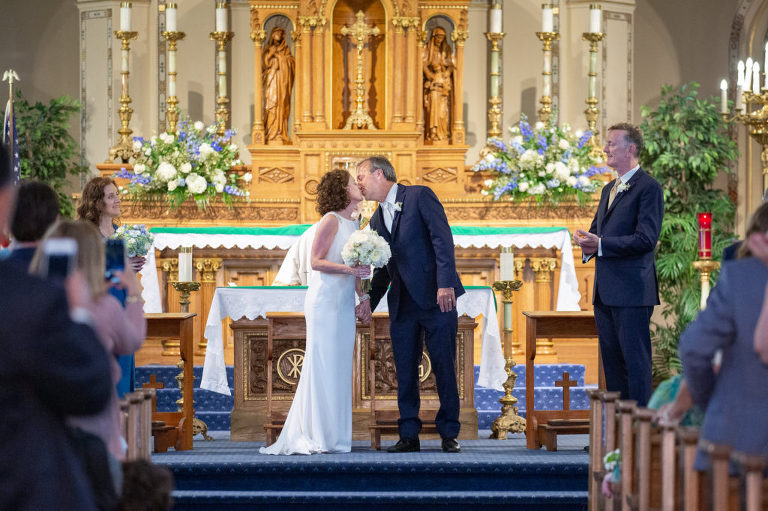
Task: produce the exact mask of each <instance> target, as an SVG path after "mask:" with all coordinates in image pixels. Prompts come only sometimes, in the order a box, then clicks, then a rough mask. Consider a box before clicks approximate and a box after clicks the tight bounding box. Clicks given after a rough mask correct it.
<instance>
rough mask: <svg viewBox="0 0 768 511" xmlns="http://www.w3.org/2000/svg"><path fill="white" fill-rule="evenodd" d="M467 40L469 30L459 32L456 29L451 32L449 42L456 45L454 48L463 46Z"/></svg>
mask: <svg viewBox="0 0 768 511" xmlns="http://www.w3.org/2000/svg"><path fill="white" fill-rule="evenodd" d="M467 39H469V30H459V29H458V28H457V29H455V30H454V31H453V32H451V41H453V42H454V43H456V46H464V43H466V42H467Z"/></svg>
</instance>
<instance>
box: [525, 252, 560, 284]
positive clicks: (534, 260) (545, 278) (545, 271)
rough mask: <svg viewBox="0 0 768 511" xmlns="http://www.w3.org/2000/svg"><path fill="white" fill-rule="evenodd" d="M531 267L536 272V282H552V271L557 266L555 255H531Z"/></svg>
mask: <svg viewBox="0 0 768 511" xmlns="http://www.w3.org/2000/svg"><path fill="white" fill-rule="evenodd" d="M530 261H531V269H532V270H533V272H534V273H535V274H536V282H552V272H554V271H555V268H557V259H555V258H554V257H531V259H530Z"/></svg>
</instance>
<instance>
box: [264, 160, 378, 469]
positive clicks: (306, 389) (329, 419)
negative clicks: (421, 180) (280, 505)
mask: <svg viewBox="0 0 768 511" xmlns="http://www.w3.org/2000/svg"><path fill="white" fill-rule="evenodd" d="M362 200H363V195H362V193H361V192H360V188H359V187H358V186H357V183H356V182H355V179H354V178H353V177H352V176H351V175H350V174H349V173H348V172H347V171H346V170H332V171H331V172H328V173H327V174H325V175H324V176H323V178H322V179H321V180H320V184H319V185H318V186H317V209H318V211H319V212H320V214H321V215H323V218H322V219H321V220H320V222H319V223H318V224H317V232H316V234H315V239H314V242H313V243H312V256H311V263H312V270H314V271H313V273H312V276H311V280H310V282H309V289H308V290H307V296H306V299H305V301H304V315H305V318H306V321H307V344H306V353H305V355H304V363H303V365H302V369H301V377H300V378H299V385H298V387H297V388H296V394H295V395H294V398H293V403H292V404H291V409H290V411H289V412H288V417H287V418H286V420H285V425H284V426H283V430H282V432H281V433H280V437H279V438H278V439H277V442H275V443H274V444H272V445H270V446H269V447H262V448H261V449H259V452H261V453H262V454H313V453H321V452H349V451H350V450H351V448H352V359H353V351H354V346H355V293H357V294H358V295H362V296H360V299H361V300H367V299H368V296H367V295H363V294H362V290H361V287H360V279H361V278H367V277H368V276H369V275H370V268H369V267H367V266H354V267H353V266H347V265H346V264H344V263H343V261H342V258H341V249H342V248H343V247H344V244H345V243H346V241H347V239H348V238H349V236H350V235H351V234H352V233H353V232H355V231H356V230H357V229H358V222H357V220H353V218H352V217H353V214H355V213H356V210H357V206H358V204H359V203H360V202H361V201H362Z"/></svg>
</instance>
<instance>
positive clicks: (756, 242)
mask: <svg viewBox="0 0 768 511" xmlns="http://www.w3.org/2000/svg"><path fill="white" fill-rule="evenodd" d="M766 231H768V203H764V204H763V205H761V206H760V207H759V208H758V209H757V211H756V212H755V213H754V215H753V216H752V219H751V220H750V223H749V227H748V229H747V236H746V240H745V242H744V245H743V246H742V247H741V248H740V249H739V250H740V255H741V256H742V257H741V258H740V259H737V260H735V261H732V262H729V263H728V264H726V265H724V266H723V268H722V270H721V272H720V276H719V277H718V279H717V285H715V287H714V289H713V290H712V292H711V293H710V295H709V299H708V300H707V308H706V309H704V310H703V311H701V312H700V313H699V315H698V316H697V317H696V319H695V320H694V321H693V322H692V323H690V324H689V325H688V328H687V329H686V330H685V332H683V335H682V336H681V337H680V359H681V360H682V362H683V372H684V374H685V378H686V381H687V382H688V388H689V390H690V393H691V396H692V397H693V401H694V403H696V404H698V405H699V406H700V407H701V408H702V409H703V410H704V411H705V412H704V423H703V425H702V427H701V433H700V438H703V439H704V440H708V441H710V442H713V443H717V444H724V445H729V446H731V447H733V449H735V450H737V451H741V452H744V453H747V454H756V455H760V456H768V400H766V399H765V392H764V388H763V383H764V382H765V381H766V380H768V366H766V365H765V364H764V363H763V362H762V361H761V360H760V358H759V356H758V355H757V354H756V353H755V345H754V343H755V330H756V327H757V325H758V318H759V316H760V311H761V309H762V308H763V298H764V296H765V289H766V285H768V236H767V235H766ZM742 251H743V252H742ZM718 350H722V352H723V355H722V363H721V365H720V370H719V371H718V372H717V373H715V371H714V369H713V366H712V358H713V357H714V355H715V352H717V351H718ZM708 464H709V462H708V457H707V455H706V454H705V453H703V452H701V451H700V452H699V454H698V456H697V459H696V464H695V465H696V468H697V469H698V470H705V469H706V468H707V465H708Z"/></svg>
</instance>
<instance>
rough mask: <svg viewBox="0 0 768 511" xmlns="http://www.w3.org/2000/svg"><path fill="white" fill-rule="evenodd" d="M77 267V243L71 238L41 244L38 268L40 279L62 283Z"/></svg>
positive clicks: (55, 239)
mask: <svg viewBox="0 0 768 511" xmlns="http://www.w3.org/2000/svg"><path fill="white" fill-rule="evenodd" d="M76 266H77V241H75V240H74V239H72V238H51V239H48V240H46V241H45V243H44V244H43V259H42V264H41V268H40V273H41V276H42V277H45V278H47V279H48V280H51V281H54V282H63V281H64V280H65V279H66V278H67V277H68V276H69V274H70V273H72V271H74V269H75V267H76Z"/></svg>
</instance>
